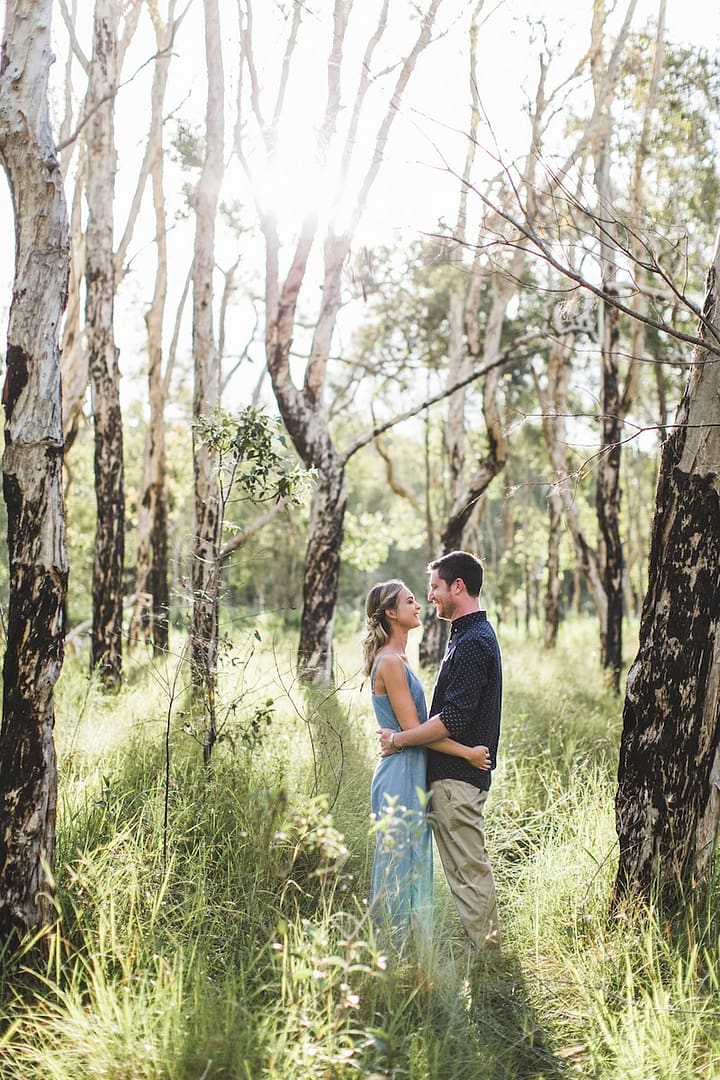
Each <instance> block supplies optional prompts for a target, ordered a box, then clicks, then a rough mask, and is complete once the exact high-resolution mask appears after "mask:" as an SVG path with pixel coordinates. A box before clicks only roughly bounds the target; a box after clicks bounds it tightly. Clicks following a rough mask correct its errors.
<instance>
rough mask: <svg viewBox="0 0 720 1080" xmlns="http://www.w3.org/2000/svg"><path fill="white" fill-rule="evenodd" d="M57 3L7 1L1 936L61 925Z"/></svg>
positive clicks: (63, 561) (2, 93)
mask: <svg viewBox="0 0 720 1080" xmlns="http://www.w3.org/2000/svg"><path fill="white" fill-rule="evenodd" d="M52 8H53V5H52V2H51V0H37V2H36V3H34V4H32V5H28V4H27V3H24V2H23V0H8V2H7V4H6V6H5V11H6V16H5V28H4V36H3V43H2V56H1V58H0V161H2V165H3V168H4V170H5V173H6V175H7V178H8V181H9V184H10V192H11V198H12V203H13V210H14V216H15V276H14V280H13V295H12V303H11V307H10V320H9V327H8V338H7V367H6V372H5V383H4V387H3V404H4V407H5V449H4V453H3V461H2V471H3V493H4V497H5V502H6V505H7V520H8V524H7V540H8V551H9V560H10V585H9V590H10V595H9V605H8V613H7V640H6V648H5V660H4V664H3V712H2V726H1V727H0V938H2V940H3V942H6V943H7V941H8V940H9V938H10V936H11V935H12V934H13V933H14V932H17V933H18V934H20V935H22V934H23V933H25V932H27V931H31V930H36V929H38V928H40V927H42V926H43V925H45V924H47V923H49V922H50V921H51V919H52V918H53V915H54V910H53V908H52V903H51V895H52V890H53V867H54V861H55V818H56V805H57V765H56V757H55V746H54V741H53V725H54V689H55V684H56V681H57V678H58V675H59V674H60V669H61V666H62V661H63V654H64V634H65V617H64V612H65V599H66V594H67V575H68V567H67V556H66V542H65V523H64V510H63V495H62V461H63V436H62V406H61V391H60V354H59V348H58V340H59V330H60V320H61V318H62V313H63V309H64V307H65V303H66V299H67V281H68V267H69V237H68V222H67V208H66V204H65V194H64V189H63V181H62V175H61V172H60V168H59V165H58V159H57V155H56V150H55V145H54V142H53V138H52V134H51V128H50V117H49V110H48V73H49V69H50V63H51V60H52V53H51V37H50V35H51V17H52Z"/></svg>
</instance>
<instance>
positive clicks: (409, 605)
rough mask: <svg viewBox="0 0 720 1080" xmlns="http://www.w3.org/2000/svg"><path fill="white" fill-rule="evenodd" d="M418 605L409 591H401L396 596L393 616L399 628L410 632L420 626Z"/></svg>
mask: <svg viewBox="0 0 720 1080" xmlns="http://www.w3.org/2000/svg"><path fill="white" fill-rule="evenodd" d="M420 610H421V609H420V604H418V602H417V600H416V599H415V597H414V596H413V594H412V593H411V592H410V590H409V589H401V590H400V592H399V593H398V596H397V603H396V604H395V609H394V611H393V615H394V616H395V620H394V621H396V622H397V625H398V626H399V627H402V629H403V630H412V629H414V627H416V626H419V625H420Z"/></svg>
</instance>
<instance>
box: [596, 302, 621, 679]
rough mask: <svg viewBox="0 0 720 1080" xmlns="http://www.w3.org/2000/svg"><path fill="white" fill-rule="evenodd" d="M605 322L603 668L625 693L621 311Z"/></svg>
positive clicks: (600, 487) (606, 314)
mask: <svg viewBox="0 0 720 1080" xmlns="http://www.w3.org/2000/svg"><path fill="white" fill-rule="evenodd" d="M603 318H604V322H605V330H604V333H603V349H602V389H601V410H602V446H603V452H602V456H601V459H600V468H599V470H598V478H597V500H596V504H597V516H598V527H599V545H598V547H599V550H598V555H599V562H600V567H601V575H602V583H603V588H604V590H605V596H606V598H607V607H606V617H605V622H604V624H603V625H602V629H601V635H600V641H601V649H602V656H601V662H602V666H603V668H604V669H605V671H606V672H607V674H608V677H609V680H610V684H611V686H612V688H613V690H615V692H616V693H619V692H620V672H621V669H622V623H623V595H624V583H623V575H624V557H623V548H622V540H621V538H620V460H621V437H622V432H621V426H622V416H621V404H620V391H619V385H618V370H617V348H618V342H619V325H618V312H617V309H616V308H614V307H612V306H611V305H609V304H605V305H604V307H603Z"/></svg>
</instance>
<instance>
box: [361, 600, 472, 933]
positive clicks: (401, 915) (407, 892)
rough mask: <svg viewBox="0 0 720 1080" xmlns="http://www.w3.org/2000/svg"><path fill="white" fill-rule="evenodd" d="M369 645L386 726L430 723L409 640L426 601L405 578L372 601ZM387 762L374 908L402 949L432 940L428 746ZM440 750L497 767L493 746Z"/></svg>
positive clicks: (443, 746) (379, 782)
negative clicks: (410, 658) (411, 938)
mask: <svg viewBox="0 0 720 1080" xmlns="http://www.w3.org/2000/svg"><path fill="white" fill-rule="evenodd" d="M365 614H366V624H365V635H364V637H363V641H362V646H363V654H364V661H365V664H364V667H365V674H366V675H369V676H370V688H371V692H372V705H373V709H374V711H375V717H376V719H377V722H378V724H379V725H380V728H381V729H382V728H385V729H389V730H390V732H391V734H390V741H391V744H392V743H393V742H394V738H395V734H396V733H397V732H400V731H407V730H408V729H410V728H414V727H417V726H418V725H420V724H423V723H425V721H426V720H427V707H426V704H425V694H424V691H423V687H422V683H421V682H420V679H419V678H418V676H417V675H416V674H415V672H414V671H413V670H412V669H411V668H410V665H409V664H408V658H407V651H406V649H407V641H408V635H409V633H410V631H411V630H414V629H416V628H417V627H419V626H420V604H418V603H417V601H416V600H415V597H414V596H413V594H412V592H411V591H410V589H408V588H407V586H406V585H405V584H404V582H402V581H394V580H393V581H383V582H380V583H379V584H377V585H373V587H372V588H371V589H370V592H369V593H368V595H367V599H366V601H365ZM395 749H396V752H395V753H391V754H390V755H389V756H387V757H382V758H381V759H380V761H379V762H378V764H377V766H376V769H375V774H374V776H373V780H372V786H371V790H370V803H371V809H372V816H373V819H374V822H375V829H376V845H375V857H374V860H373V868H372V879H371V885H370V905H371V910H372V913H373V917H374V919H375V921H376V923H377V924H378V925H384V926H386V927H388V928H389V929H390V930H391V933H392V936H393V938H394V940H395V942H396V944H397V945H398V946H399V947H402V945H403V943H404V942H405V940H406V939H407V937H408V936H409V935H410V934H412V935H414V936H415V937H416V938H420V939H427V938H428V937H429V935H430V932H431V917H432V873H433V866H432V837H431V833H430V828H429V823H428V819H427V813H426V804H427V781H426V749H425V747H424V746H413V747H408V748H407V750H403V751H402V752H399V750H400V748H399V747H397V748H395ZM432 749H433V750H436V749H437V750H441V751H442V753H445V754H450V755H452V756H456V757H463V758H465V759H466V760H467V761H468V762H470V763H471V764H472V765H474V766H475V767H476V768H479V769H487V768H489V767H490V757H489V754H488V752H487V748H486V747H483V746H479V747H469V746H463V745H462V744H461V743H458V742H455V741H454V740H452V739H448V738H445V739H442V740H439V741H438V742H436V743H433V744H432Z"/></svg>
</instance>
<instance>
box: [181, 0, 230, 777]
mask: <svg viewBox="0 0 720 1080" xmlns="http://www.w3.org/2000/svg"><path fill="white" fill-rule="evenodd" d="M204 14H205V58H206V64H207V73H208V96H207V107H206V132H207V134H206V145H205V160H204V162H203V168H202V173H201V175H200V179H199V180H198V184H197V187H196V189H195V193H194V199H193V206H194V210H195V253H194V260H193V358H194V392H193V420H194V421H197V420H198V419H199V418H200V417H201V416H208V415H209V414H210V413H212V412H213V410H214V409H216V408H218V406H219V405H220V358H219V356H218V350H217V346H216V343H215V332H214V324H213V271H214V267H215V217H216V214H217V204H218V197H219V193H220V185H221V182H222V175H223V127H224V110H225V100H224V87H223V64H222V42H221V36H220V14H219V11H218V4H217V0H205V3H204ZM193 463H194V474H195V535H194V543H193V557H192V571H191V577H192V604H193V607H192V622H191V627H190V663H191V669H192V680H193V685H194V686H195V687H196V689H204V691H205V693H206V695H207V697H208V704H210V705H212V703H213V702H214V685H215V673H216V668H217V637H218V601H219V588H220V581H219V577H220V518H221V513H220V493H219V488H218V477H217V469H216V461H215V455H214V454H212V453H211V452H210V451H209V450H208V448H207V447H206V446H204V445H203V444H202V443H201V442H200V441H199V440H198V438H197V434H196V433H195V432H194V434H193ZM206 737H207V743H206V756H207V757H209V754H210V753H212V746H213V743H214V741H215V731H214V723H213V722H212V718H211V719H210V724H209V728H208V731H207V733H206Z"/></svg>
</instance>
